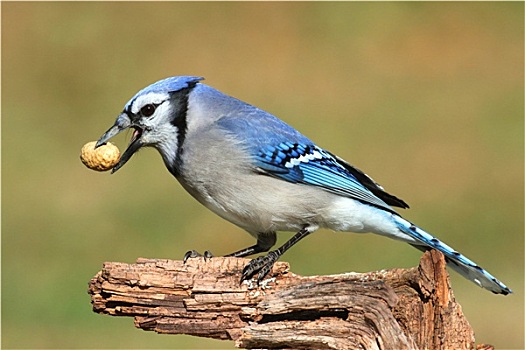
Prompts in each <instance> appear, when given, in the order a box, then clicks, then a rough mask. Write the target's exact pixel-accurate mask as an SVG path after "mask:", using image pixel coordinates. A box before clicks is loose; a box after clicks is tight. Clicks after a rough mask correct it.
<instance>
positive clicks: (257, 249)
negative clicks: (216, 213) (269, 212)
mask: <svg viewBox="0 0 525 350" xmlns="http://www.w3.org/2000/svg"><path fill="white" fill-rule="evenodd" d="M276 241H277V236H276V234H275V232H269V233H260V234H259V235H257V244H255V245H252V246H251V247H248V248H244V249H241V250H239V251H236V252H234V253H231V254H228V255H225V256H228V257H234V258H242V257H245V256H248V255H253V254H257V253H262V252H267V251H268V250H270V248H271V247H273V245H274V244H275V242H276ZM199 257H204V260H206V259H210V258H212V257H213V254H212V253H211V252H210V251H209V250H207V251H205V252H204V254H201V253H199V252H198V251H196V250H190V251H188V252H186V254H184V260H183V261H184V263H186V261H187V260H188V259H190V258H199Z"/></svg>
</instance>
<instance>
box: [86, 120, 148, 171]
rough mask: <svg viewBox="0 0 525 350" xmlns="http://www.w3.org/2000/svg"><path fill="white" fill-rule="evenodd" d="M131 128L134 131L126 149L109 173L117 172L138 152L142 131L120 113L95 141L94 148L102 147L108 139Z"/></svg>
mask: <svg viewBox="0 0 525 350" xmlns="http://www.w3.org/2000/svg"><path fill="white" fill-rule="evenodd" d="M130 127H132V128H133V129H135V130H134V132H133V135H132V137H131V140H130V142H129V145H128V148H126V150H125V151H124V153H123V154H122V155H121V156H120V160H119V161H118V163H117V165H115V166H114V167H113V169H112V170H111V173H114V172H115V171H117V170H119V169H120V168H121V167H122V166H123V165H124V164H126V162H127V161H128V160H129V159H130V158H131V156H132V155H133V154H134V153H135V152H137V151H138V150H139V148H141V147H142V146H143V145H144V144H143V142H142V140H141V139H140V137H141V136H142V131H143V130H142V129H141V128H140V127H138V126H135V125H133V123H132V122H131V119H130V118H129V116H128V115H127V114H126V113H122V114H121V115H119V116H118V118H117V120H116V121H115V124H114V125H113V126H112V127H111V128H109V130H108V131H106V132H105V133H104V135H102V137H101V138H100V139H99V140H98V141H97V144H96V145H95V148H97V147H100V146H102V145H103V144H105V143H106V142H108V140H109V139H110V138H112V137H113V136H115V135H117V134H120V133H121V132H122V131H124V130H126V129H129V128H130Z"/></svg>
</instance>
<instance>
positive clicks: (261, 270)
mask: <svg viewBox="0 0 525 350" xmlns="http://www.w3.org/2000/svg"><path fill="white" fill-rule="evenodd" d="M277 259H279V255H278V254H277V253H276V252H275V251H273V252H269V253H268V254H267V255H264V256H259V257H257V258H255V259H253V260H251V261H250V262H249V263H248V265H246V266H245V267H244V269H243V270H242V276H241V281H240V283H242V282H244V281H246V280H249V279H251V278H252V277H253V276H255V274H257V277H256V281H257V284H259V283H260V282H261V281H262V280H263V279H264V277H266V275H268V273H270V271H271V270H272V267H273V265H274V264H275V262H276V261H277Z"/></svg>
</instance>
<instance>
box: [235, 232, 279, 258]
mask: <svg viewBox="0 0 525 350" xmlns="http://www.w3.org/2000/svg"><path fill="white" fill-rule="evenodd" d="M276 241H277V235H276V234H275V232H270V233H260V234H259V235H258V236H257V244H255V245H252V246H251V247H248V248H244V249H241V250H239V251H236V252H234V253H231V254H228V255H225V256H231V257H235V258H242V257H245V256H248V255H253V254H257V253H262V252H267V251H269V250H270V248H271V247H273V245H274V244H275V242H276Z"/></svg>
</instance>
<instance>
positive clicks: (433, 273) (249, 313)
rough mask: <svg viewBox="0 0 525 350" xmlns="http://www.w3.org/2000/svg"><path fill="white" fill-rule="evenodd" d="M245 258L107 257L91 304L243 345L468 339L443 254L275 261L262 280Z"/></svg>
mask: <svg viewBox="0 0 525 350" xmlns="http://www.w3.org/2000/svg"><path fill="white" fill-rule="evenodd" d="M247 262H248V260H246V259H239V258H219V257H214V258H211V259H208V260H204V259H203V258H194V259H190V260H188V261H187V263H186V264H184V263H183V262H182V261H172V260H161V259H143V258H140V259H138V260H137V263H136V264H125V263H118V262H109V263H105V264H104V266H103V269H102V271H100V272H98V273H97V274H96V275H95V277H93V279H92V280H91V281H90V283H89V293H90V294H91V302H92V305H93V311H95V312H97V313H102V314H109V315H113V316H132V317H134V319H135V326H136V327H138V328H141V329H144V330H153V331H156V332H158V333H169V334H189V335H195V336H201V337H210V338H216V339H224V340H233V341H235V345H236V346H237V347H240V348H249V349H252V348H259V349H260V348H264V349H274V348H294V349H474V348H475V342H474V332H473V331H472V329H471V327H470V325H469V323H468V321H467V320H466V318H465V317H464V316H463V314H462V311H461V306H460V305H459V304H457V303H456V302H455V299H454V295H453V293H452V290H451V289H450V283H449V279H448V274H447V272H446V270H445V260H444V258H443V255H442V254H441V253H439V252H437V251H429V252H426V253H425V254H424V255H423V257H422V259H421V261H420V265H419V267H417V268H411V269H394V270H382V271H376V272H369V273H345V274H339V275H329V276H309V277H305V276H298V275H296V274H293V273H291V272H289V271H288V270H289V265H288V263H285V262H277V263H276V264H275V266H274V268H273V270H272V272H271V273H270V274H269V277H270V278H268V279H266V280H265V281H263V283H262V284H261V285H260V286H256V285H254V284H252V283H251V282H244V283H243V284H239V278H240V275H241V271H242V269H243V267H244V266H245V265H246V263H247Z"/></svg>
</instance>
